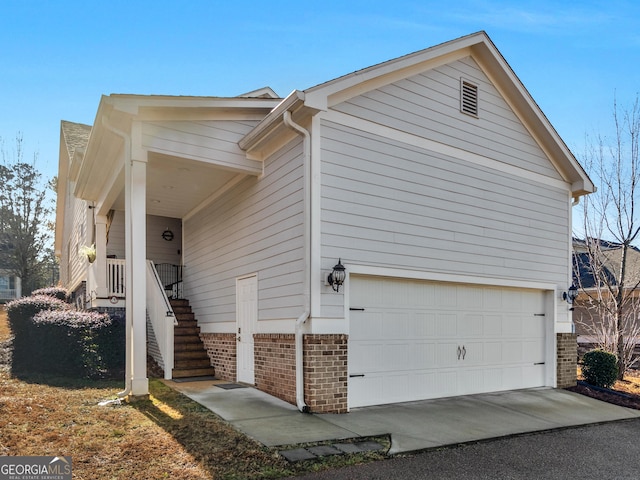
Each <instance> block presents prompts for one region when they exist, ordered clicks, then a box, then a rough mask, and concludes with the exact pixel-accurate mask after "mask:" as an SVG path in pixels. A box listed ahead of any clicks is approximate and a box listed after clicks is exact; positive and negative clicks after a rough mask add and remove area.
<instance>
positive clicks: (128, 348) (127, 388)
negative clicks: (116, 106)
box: [101, 115, 133, 398]
mask: <svg viewBox="0 0 640 480" xmlns="http://www.w3.org/2000/svg"><path fill="white" fill-rule="evenodd" d="M101 121H102V126H103V127H104V128H106V129H107V130H109V131H110V132H111V133H113V134H114V135H117V136H118V137H120V138H122V140H123V141H124V156H125V159H124V161H125V162H127V161H128V160H130V158H129V157H130V156H131V137H129V135H128V134H127V133H125V132H123V131H122V130H118V129H116V128H115V127H113V126H111V125H110V124H109V123H107V119H106V117H105V116H104V115H103V116H102V117H101ZM132 323H133V318H132V316H131V315H125V357H124V361H125V366H124V369H125V379H124V390H122V391H121V392H118V397H119V398H124V397H126V396H127V395H129V394H130V393H131V382H132V380H133V372H132V371H131V366H132V362H131V356H132V355H133V349H132V345H131V344H132V341H133V338H131V337H132V333H131V330H132V328H133V324H132Z"/></svg>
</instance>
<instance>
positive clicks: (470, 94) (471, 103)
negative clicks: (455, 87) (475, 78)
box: [460, 79, 478, 117]
mask: <svg viewBox="0 0 640 480" xmlns="http://www.w3.org/2000/svg"><path fill="white" fill-rule="evenodd" d="M460 111H461V112H462V113H466V114H468V115H473V116H474V117H477V116H478V86H477V85H474V84H473V83H471V82H469V81H467V80H464V79H460Z"/></svg>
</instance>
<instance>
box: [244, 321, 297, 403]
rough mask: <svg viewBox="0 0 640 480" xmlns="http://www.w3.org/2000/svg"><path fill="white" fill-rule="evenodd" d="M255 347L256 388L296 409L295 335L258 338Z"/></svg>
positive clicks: (261, 335)
mask: <svg viewBox="0 0 640 480" xmlns="http://www.w3.org/2000/svg"><path fill="white" fill-rule="evenodd" d="M253 345H254V365H255V382H256V383H255V385H256V387H257V388H258V389H260V390H262V391H263V392H267V393H268V394H270V395H273V396H275V397H278V398H281V399H282V400H284V401H286V402H289V403H292V404H294V405H295V404H296V349H295V335H294V334H292V333H269V334H256V335H254V336H253Z"/></svg>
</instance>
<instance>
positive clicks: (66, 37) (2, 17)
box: [0, 0, 640, 177]
mask: <svg viewBox="0 0 640 480" xmlns="http://www.w3.org/2000/svg"><path fill="white" fill-rule="evenodd" d="M479 30H485V31H486V32H487V33H488V34H489V36H490V37H491V38H492V40H493V41H494V43H495V44H496V46H497V47H498V49H499V50H500V51H501V53H502V54H503V56H504V57H505V58H506V60H507V62H509V64H510V65H511V67H512V68H513V70H514V71H515V72H516V74H517V75H518V76H519V77H520V79H521V80H522V82H523V83H524V85H525V86H526V87H527V89H528V90H529V91H530V93H531V94H532V96H533V98H534V99H535V100H536V101H537V102H538V105H540V107H541V108H542V110H543V112H544V113H545V114H546V115H547V117H548V118H549V119H550V121H551V123H552V124H553V125H554V126H555V128H556V129H557V130H558V132H559V133H560V135H561V136H562V137H563V139H564V140H565V142H566V143H567V144H568V145H569V147H570V148H571V149H572V150H573V151H574V153H575V154H576V155H577V156H578V157H579V156H580V154H581V152H582V149H583V147H584V137H585V134H587V133H593V132H602V133H607V129H608V128H609V126H610V124H611V112H612V105H613V99H614V96H616V97H617V99H618V102H619V103H620V104H623V105H625V104H627V105H629V104H631V103H632V101H633V100H634V99H635V97H636V94H637V93H638V91H640V2H637V0H618V1H616V0H612V1H581V2H574V1H565V2H562V1H559V2H553V1H545V0H536V1H484V0H477V1H473V0H459V1H457V2H451V1H450V2H433V1H428V0H423V1H408V0H394V1H388V0H387V1H377V0H365V1H360V0H355V1H333V0H325V1H322V2H292V1H284V0H282V1H280V0H273V1H269V2H252V1H244V0H236V1H233V2H230V1H217V0H184V1H177V0H174V1H165V0H153V1H143V0H128V1H121V0H108V1H107V0H103V1H91V0H83V1H64V0H60V1H53V0H39V1H36V0H33V1H30V0H1V1H0V45H1V48H0V65H2V68H1V69H0V137H2V138H3V139H4V140H5V142H6V143H7V145H9V146H10V145H12V142H13V138H14V137H15V134H16V132H18V131H20V132H22V133H23V136H24V140H25V148H26V152H27V156H28V157H29V158H30V155H31V154H32V153H33V152H38V154H39V160H38V163H37V166H38V168H39V169H40V170H41V171H42V172H43V174H44V175H45V176H46V177H51V176H53V175H55V173H56V169H57V161H58V148H59V145H58V144H59V129H60V120H70V121H74V122H80V123H87V124H92V123H93V121H94V117H95V113H96V110H97V107H98V103H99V100H100V96H101V95H103V94H110V93H132V94H166V95H212V96H234V95H238V94H241V93H244V92H247V91H251V90H254V89H257V88H260V87H263V86H270V87H272V88H273V89H274V90H275V91H276V92H277V93H278V94H280V95H281V96H286V95H287V94H288V93H290V92H291V91H292V90H294V89H305V88H308V87H311V86H313V85H316V84H318V83H322V82H324V81H327V80H330V79H332V78H335V77H338V76H340V75H343V74H346V73H349V72H352V71H354V70H358V69H360V68H364V67H367V66H370V65H373V64H376V63H380V62H383V61H385V60H389V59H391V58H395V57H398V56H402V55H404V54H407V53H410V52H414V51H417V50H421V49H423V48H427V47H430V46H432V45H435V44H438V43H442V42H445V41H448V40H451V39H453V38H457V37H460V36H463V35H466V34H469V33H473V32H476V31H479Z"/></svg>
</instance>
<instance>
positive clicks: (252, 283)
mask: <svg viewBox="0 0 640 480" xmlns="http://www.w3.org/2000/svg"><path fill="white" fill-rule="evenodd" d="M236 293H237V297H236V298H237V305H236V306H237V309H236V312H237V318H236V323H237V330H236V339H237V352H236V355H237V356H236V358H237V370H238V374H237V376H238V381H239V382H243V383H249V384H252V385H253V383H254V382H255V375H254V369H253V334H254V332H255V328H256V324H257V321H258V277H257V276H255V275H254V276H251V277H245V278H240V279H238V280H237V282H236Z"/></svg>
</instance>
